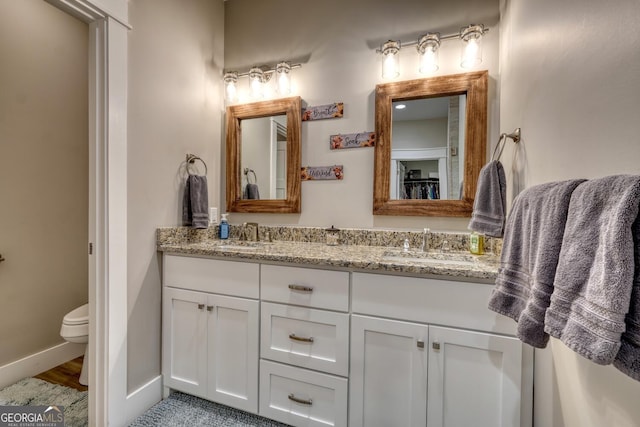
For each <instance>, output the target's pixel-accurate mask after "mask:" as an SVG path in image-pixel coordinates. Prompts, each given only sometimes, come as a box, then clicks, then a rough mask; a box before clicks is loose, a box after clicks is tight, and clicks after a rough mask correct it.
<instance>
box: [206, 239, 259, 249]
mask: <svg viewBox="0 0 640 427" xmlns="http://www.w3.org/2000/svg"><path fill="white" fill-rule="evenodd" d="M264 247H265V242H252V241H246V240H231V241H220V242H218V243H217V244H216V249H221V250H225V249H227V250H233V251H253V250H256V249H261V248H264Z"/></svg>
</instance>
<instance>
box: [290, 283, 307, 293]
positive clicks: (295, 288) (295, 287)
mask: <svg viewBox="0 0 640 427" xmlns="http://www.w3.org/2000/svg"><path fill="white" fill-rule="evenodd" d="M289 289H291V290H292V291H300V292H313V288H312V287H311V286H303V285H295V284H291V285H289Z"/></svg>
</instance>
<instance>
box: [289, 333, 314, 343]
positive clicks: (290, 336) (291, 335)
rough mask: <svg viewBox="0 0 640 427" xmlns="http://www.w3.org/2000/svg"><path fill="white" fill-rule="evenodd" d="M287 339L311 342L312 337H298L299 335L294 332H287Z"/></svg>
mask: <svg viewBox="0 0 640 427" xmlns="http://www.w3.org/2000/svg"><path fill="white" fill-rule="evenodd" d="M289 339H290V340H294V341H300V342H306V343H313V337H309V338H306V337H299V336H296V334H289Z"/></svg>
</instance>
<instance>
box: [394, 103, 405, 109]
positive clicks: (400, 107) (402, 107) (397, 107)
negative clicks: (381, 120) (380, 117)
mask: <svg viewBox="0 0 640 427" xmlns="http://www.w3.org/2000/svg"><path fill="white" fill-rule="evenodd" d="M405 108H407V105H406V104H397V105H396V110H404V109H405Z"/></svg>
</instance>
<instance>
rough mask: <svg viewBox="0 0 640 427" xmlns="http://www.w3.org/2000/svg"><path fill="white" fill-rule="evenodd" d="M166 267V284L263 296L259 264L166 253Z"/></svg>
mask: <svg viewBox="0 0 640 427" xmlns="http://www.w3.org/2000/svg"><path fill="white" fill-rule="evenodd" d="M163 271H164V272H163V276H162V283H163V285H164V286H171V287H174V288H182V289H191V290H194V291H202V292H213V293H218V294H224V295H232V296H238V297H245V298H255V299H257V298H259V296H260V285H259V283H260V282H259V280H260V267H259V265H258V264H254V263H248V262H235V261H223V260H216V259H207V258H197V257H189V256H179V255H164V257H163Z"/></svg>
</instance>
